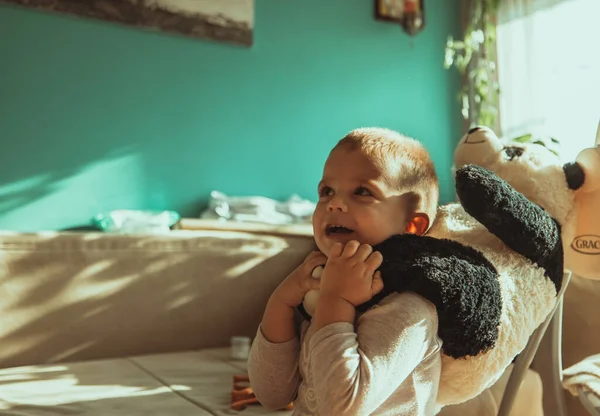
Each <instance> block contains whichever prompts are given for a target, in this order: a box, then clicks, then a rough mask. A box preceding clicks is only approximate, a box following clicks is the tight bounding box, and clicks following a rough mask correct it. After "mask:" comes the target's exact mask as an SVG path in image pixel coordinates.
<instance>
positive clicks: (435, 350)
mask: <svg viewBox="0 0 600 416" xmlns="http://www.w3.org/2000/svg"><path fill="white" fill-rule="evenodd" d="M437 330H438V317H437V313H436V309H435V306H434V305H433V304H432V303H431V302H429V301H427V300H425V299H424V298H422V297H421V296H418V295H416V294H414V293H410V292H405V293H400V294H399V293H394V294H391V295H389V296H387V297H386V298H385V299H384V300H383V301H382V302H380V303H379V305H377V306H375V307H373V308H371V309H369V310H368V311H367V312H365V313H364V314H362V315H359V316H358V317H357V319H356V323H355V325H352V324H350V323H345V322H341V323H333V324H330V325H327V326H325V327H323V328H321V329H320V330H318V331H316V332H315V330H314V328H313V327H311V325H310V324H309V323H308V322H306V321H304V322H303V323H302V326H301V329H300V336H299V337H296V338H294V339H292V340H290V341H288V342H284V343H279V344H275V343H271V342H269V341H267V339H266V338H265V337H264V336H263V335H262V332H261V329H260V328H259V330H258V332H257V335H256V338H255V339H254V342H253V344H252V348H251V350H250V357H249V361H248V372H249V376H250V384H251V385H252V388H253V389H254V392H255V394H256V397H257V398H258V400H259V401H260V402H261V403H262V405H263V406H265V407H267V408H270V409H280V408H283V407H285V406H286V405H287V404H289V403H290V402H292V401H293V402H294V412H293V415H294V416H306V415H313V416H316V415H319V416H338V415H339V416H346V415H347V416H362V415H365V416H366V415H374V416H375V415H389V416H391V415H393V416H400V415H406V416H413V415H414V416H431V415H435V414H436V413H437V409H436V406H435V401H436V396H437V391H438V385H439V379H440V372H441V346H442V342H441V340H440V339H439V337H438V336H437Z"/></svg>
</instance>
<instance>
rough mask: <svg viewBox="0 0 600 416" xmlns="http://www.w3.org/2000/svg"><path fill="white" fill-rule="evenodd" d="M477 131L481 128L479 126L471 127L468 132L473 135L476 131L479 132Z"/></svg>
mask: <svg viewBox="0 0 600 416" xmlns="http://www.w3.org/2000/svg"><path fill="white" fill-rule="evenodd" d="M479 130H481V127H479V126H476V127H473V128H472V129H471V130H469V134H472V133H475V132H476V131H479Z"/></svg>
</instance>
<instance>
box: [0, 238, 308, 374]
mask: <svg viewBox="0 0 600 416" xmlns="http://www.w3.org/2000/svg"><path fill="white" fill-rule="evenodd" d="M313 247H314V242H313V239H312V237H310V236H307V235H289V234H288V235H286V234H276V233H275V234H269V233H252V232H237V231H224V230H221V231H219V230H203V231H201V230H198V231H173V232H171V233H170V234H167V235H139V236H135V235H118V234H103V233H75V232H74V233H67V232H60V233H55V232H49V233H35V234H25V233H10V232H4V233H0V345H1V348H0V367H9V366H17V365H31V364H39V363H52V362H66V361H75V360H83V359H95V358H109V357H120V356H126V355H134V354H150V353H159V352H170V351H181V350H189V349H197V348H203V347H214V346H225V345H229V342H230V338H231V337H232V336H234V335H246V336H250V337H252V336H254V334H255V332H256V330H257V327H258V324H259V322H260V319H261V316H262V313H263V310H264V305H265V304H266V301H267V299H268V297H269V295H270V293H271V292H272V291H273V289H274V288H275V287H276V286H277V284H278V283H279V282H280V281H281V279H283V278H284V277H285V276H286V275H287V274H288V273H289V272H290V271H291V270H293V269H294V268H295V267H296V266H297V265H298V264H300V262H301V261H302V260H303V259H304V257H306V255H307V254H308V253H309V252H310V251H311V250H312V249H313Z"/></svg>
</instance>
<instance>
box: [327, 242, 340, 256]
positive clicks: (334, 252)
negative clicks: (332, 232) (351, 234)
mask: <svg viewBox="0 0 600 416" xmlns="http://www.w3.org/2000/svg"><path fill="white" fill-rule="evenodd" d="M343 249H344V245H343V244H342V243H335V244H334V245H332V246H331V250H329V257H339V256H341V255H342V250H343Z"/></svg>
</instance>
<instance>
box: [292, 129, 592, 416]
mask: <svg viewBox="0 0 600 416" xmlns="http://www.w3.org/2000/svg"><path fill="white" fill-rule="evenodd" d="M595 154H596V155H598V154H597V153H595ZM590 160H592V161H596V159H595V158H594V157H591V156H589V155H588V157H587V159H586V161H587V162H586V163H580V162H578V161H576V162H574V163H569V164H565V165H562V164H560V162H559V160H558V158H557V157H556V156H555V155H554V154H553V153H552V152H550V151H549V150H548V149H546V148H544V147H543V146H539V145H534V144H526V145H518V146H517V145H506V144H504V143H503V142H502V141H501V140H500V139H498V137H497V136H496V135H495V134H494V133H493V131H491V130H490V129H488V128H485V127H476V128H473V129H471V130H469V132H468V133H467V134H465V135H464V137H463V138H462V139H461V140H460V141H459V144H458V146H457V148H456V151H455V181H456V193H457V196H458V199H459V202H458V203H450V204H446V205H443V206H441V207H439V210H438V215H437V217H436V220H435V221H434V223H433V225H432V227H431V229H430V230H429V232H428V233H427V235H426V236H415V235H410V234H404V235H397V236H392V237H391V238H389V239H388V240H386V241H384V242H383V243H381V244H379V245H377V246H375V247H374V249H375V250H378V251H380V252H381V253H382V255H383V259H384V261H383V263H382V265H381V266H380V268H379V270H380V271H381V274H382V279H383V281H384V290H383V291H382V292H380V293H379V294H378V295H376V296H375V297H373V299H371V300H370V301H369V302H367V303H365V304H363V305H360V306H359V307H358V308H357V309H358V310H359V311H360V312H365V311H366V310H368V309H369V308H370V307H372V306H374V305H375V304H377V303H379V302H380V301H381V300H382V299H383V298H384V297H386V296H387V295H389V294H390V293H392V292H394V291H413V292H416V293H417V294H420V295H421V296H423V297H425V298H426V299H428V300H430V301H431V302H432V303H433V304H434V305H435V306H436V309H437V312H438V318H439V329H438V334H439V336H440V338H441V339H442V341H443V348H442V374H441V380H440V387H439V393H438V398H437V402H438V406H440V407H442V406H445V405H449V404H456V403H461V402H465V401H467V400H469V399H471V398H473V397H475V396H477V395H478V394H479V393H481V392H482V391H483V390H485V389H486V388H488V387H490V386H491V385H492V384H493V383H494V382H495V381H496V380H497V379H498V378H499V377H500V376H501V375H502V374H503V372H504V370H505V369H506V368H507V367H508V365H509V364H510V363H511V362H512V361H513V359H514V358H515V357H516V356H517V355H518V354H519V353H520V352H521V351H522V350H523V348H524V347H525V345H526V344H527V341H528V340H529V337H530V336H531V334H532V333H533V332H534V330H535V329H536V328H537V327H538V326H539V325H540V324H541V323H542V322H543V321H544V320H545V319H546V318H547V316H548V315H549V314H550V313H551V311H552V310H553V309H554V306H555V304H556V301H557V294H558V292H559V291H560V289H561V285H562V278H563V271H564V268H565V265H564V258H565V255H564V252H565V250H566V249H567V248H569V247H571V245H572V243H571V241H574V240H573V239H574V237H575V234H576V231H577V229H578V224H580V223H585V222H586V221H589V220H590V218H582V217H581V216H580V215H579V208H580V204H579V203H578V199H577V195H576V192H577V191H578V190H580V189H584V188H585V186H587V187H589V188H588V189H592V190H593V189H596V187H594V186H593V184H590V182H591V180H586V179H587V178H592V177H594V178H595V176H594V175H593V174H594V173H595V172H600V168H599V167H598V165H594V163H595V162H590ZM598 160H600V156H599V158H598ZM586 182H587V184H586V185H585V186H584V184H585V183H586ZM588 193H589V192H588ZM596 208H600V204H597V205H596ZM596 270H597V269H596ZM321 271H322V269H320V270H319V269H317V270H315V273H314V274H313V276H314V277H315V278H319V275H320V272H321ZM317 297H318V291H313V292H309V293H308V294H307V296H306V297H305V300H304V302H303V304H302V305H301V306H300V307H299V309H300V312H301V313H302V315H303V316H304V317H305V318H306V319H310V317H311V314H312V312H313V311H314V304H315V303H316V298H317Z"/></svg>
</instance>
